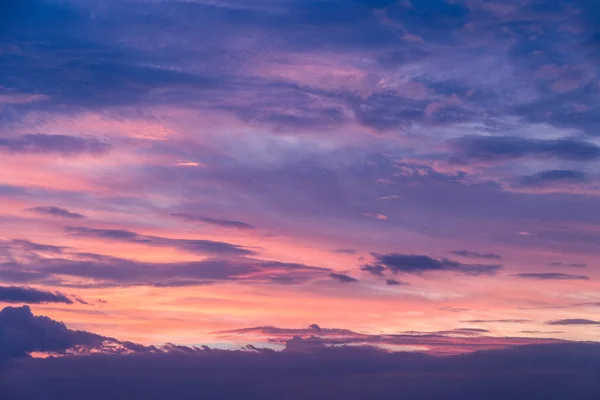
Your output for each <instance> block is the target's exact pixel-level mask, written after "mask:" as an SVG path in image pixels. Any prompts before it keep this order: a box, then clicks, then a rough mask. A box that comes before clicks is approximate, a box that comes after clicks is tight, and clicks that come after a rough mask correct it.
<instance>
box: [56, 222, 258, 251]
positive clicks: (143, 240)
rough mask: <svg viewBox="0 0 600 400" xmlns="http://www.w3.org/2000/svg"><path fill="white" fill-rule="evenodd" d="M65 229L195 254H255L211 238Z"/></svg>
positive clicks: (123, 231)
mask: <svg viewBox="0 0 600 400" xmlns="http://www.w3.org/2000/svg"><path fill="white" fill-rule="evenodd" d="M65 231H66V232H67V233H69V234H70V235H73V236H82V237H93V238H99V239H107V240H114V241H118V242H128V243H137V244H142V245H146V246H160V247H173V248H176V249H179V250H183V251H187V252H190V253H195V254H229V255H232V256H235V255H238V256H244V255H251V254H255V252H254V251H252V250H248V249H246V248H243V247H241V246H238V245H235V244H230V243H225V242H215V241H212V240H199V239H171V238H164V237H159V236H150V235H142V234H139V233H136V232H131V231H127V230H119V229H95V228H88V227H73V226H69V227H66V228H65Z"/></svg>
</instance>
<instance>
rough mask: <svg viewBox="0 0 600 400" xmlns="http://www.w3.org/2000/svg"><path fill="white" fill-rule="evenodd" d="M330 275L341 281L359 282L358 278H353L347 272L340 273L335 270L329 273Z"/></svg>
mask: <svg viewBox="0 0 600 400" xmlns="http://www.w3.org/2000/svg"><path fill="white" fill-rule="evenodd" d="M329 277H330V278H332V279H335V280H336V281H338V282H340V283H354V282H358V279H356V278H353V277H351V276H349V275H346V274H338V273H335V272H332V273H330V274H329Z"/></svg>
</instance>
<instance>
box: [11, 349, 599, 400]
mask: <svg viewBox="0 0 600 400" xmlns="http://www.w3.org/2000/svg"><path fill="white" fill-rule="evenodd" d="M296 342H297V344H298V347H297V349H296V350H295V351H285V352H273V351H260V350H261V349H257V348H256V347H255V346H247V347H246V348H245V349H244V350H238V351H226V350H216V349H209V348H203V349H189V348H181V347H177V346H174V345H173V346H169V347H167V348H165V352H163V353H159V354H131V355H117V356H115V355H112V356H109V355H96V356H91V357H60V358H54V359H27V360H21V361H20V362H19V363H15V364H14V365H10V366H6V367H4V368H2V369H0V379H1V381H0V390H3V393H5V394H6V395H7V396H8V397H7V400H12V399H22V398H26V399H28V400H40V399H44V398H60V399H63V400H75V399H81V398H89V399H92V400H96V399H98V400H99V399H105V398H111V399H115V400H124V399H126V398H128V396H129V394H130V393H135V394H136V395H139V396H142V397H144V398H147V399H161V398H169V397H172V396H173V393H177V396H179V397H180V398H194V397H197V396H198V393H202V394H203V396H204V397H205V398H227V399H241V398H243V399H248V400H258V399H281V398H285V399H288V400H301V399H306V398H312V399H326V398H331V397H332V396H335V397H336V398H344V399H349V400H357V399H365V398H376V399H381V400H391V399H397V398H398V393H402V398H403V399H406V400H416V399H428V400H429V399H430V400H435V399H469V400H471V399H479V398H481V396H482V394H483V395H484V396H485V398H486V399H489V400H504V399H507V398H513V399H529V400H548V399H551V400H558V399H583V398H597V397H598V395H600V389H599V388H598V385H596V384H595V378H596V375H597V374H596V371H597V369H598V368H599V365H598V358H599V357H600V352H599V350H598V346H597V345H595V344H584V343H581V344H576V343H568V344H555V345H537V346H522V347H518V348H511V349H504V350H496V351H486V352H478V353H474V354H463V355H459V356H450V357H432V356H428V355H424V354H414V353H389V352H385V351H379V350H376V349H372V348H360V347H359V348H356V347H342V348H330V347H326V346H322V345H319V341H318V339H312V340H310V341H309V340H306V341H304V342H300V341H296ZM291 348H292V341H290V349H291ZM507 365H510V366H511V368H509V369H508V370H507V368H506V366H507ZM64 376H69V377H70V378H71V380H72V382H71V383H70V384H68V385H65V384H64V380H63V379H60V378H61V377H64ZM432 379H434V380H435V384H431V382H432ZM97 382H104V384H102V385H98V384H97ZM315 382H318V384H315ZM523 382H526V384H524V383H523ZM299 388H301V389H299Z"/></svg>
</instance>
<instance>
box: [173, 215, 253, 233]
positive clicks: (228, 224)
mask: <svg viewBox="0 0 600 400" xmlns="http://www.w3.org/2000/svg"><path fill="white" fill-rule="evenodd" d="M171 216H173V217H175V218H179V219H182V220H184V221H190V222H202V223H205V224H209V225H215V226H219V227H222V228H235V229H256V227H255V226H253V225H250V224H247V223H245V222H241V221H232V220H228V219H222V218H209V217H200V216H197V215H192V214H185V213H172V214H171Z"/></svg>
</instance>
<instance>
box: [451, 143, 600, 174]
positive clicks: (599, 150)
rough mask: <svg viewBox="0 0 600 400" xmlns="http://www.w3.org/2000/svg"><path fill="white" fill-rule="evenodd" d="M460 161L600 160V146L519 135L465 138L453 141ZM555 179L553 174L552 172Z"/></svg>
mask: <svg viewBox="0 0 600 400" xmlns="http://www.w3.org/2000/svg"><path fill="white" fill-rule="evenodd" d="M454 146H455V147H456V149H457V151H458V158H459V160H478V161H493V160H512V159H517V158H522V157H533V156H536V157H549V158H557V159H560V160H567V161H592V160H596V159H598V158H600V147H598V146H596V145H594V144H592V143H590V142H585V141H580V140H575V139H553V140H544V139H527V138H523V137H518V136H464V137H462V138H460V139H457V140H456V141H455V142H454ZM550 176H552V173H550Z"/></svg>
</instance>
